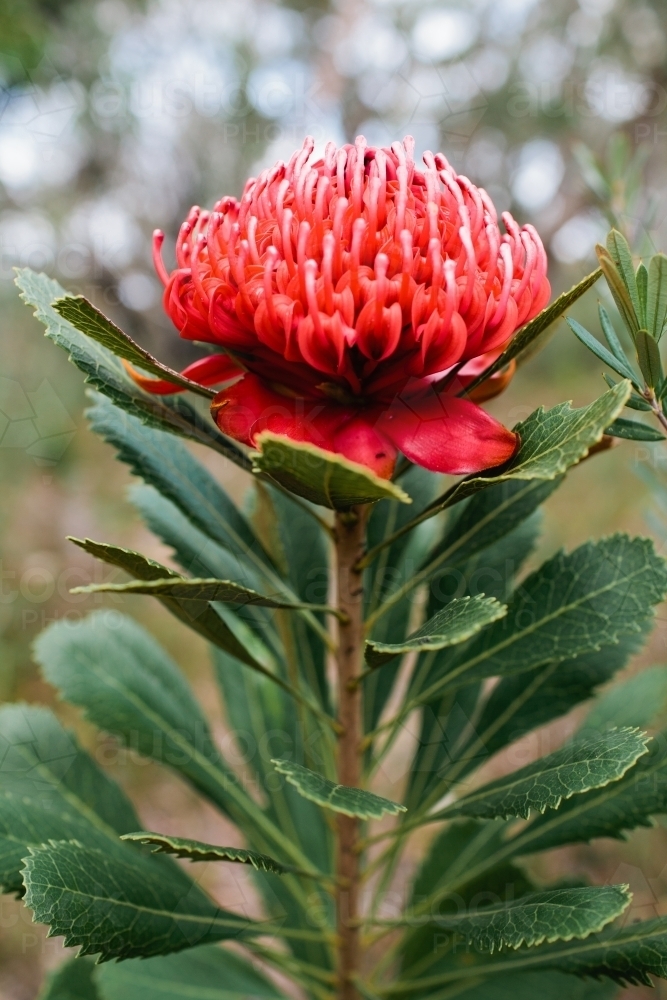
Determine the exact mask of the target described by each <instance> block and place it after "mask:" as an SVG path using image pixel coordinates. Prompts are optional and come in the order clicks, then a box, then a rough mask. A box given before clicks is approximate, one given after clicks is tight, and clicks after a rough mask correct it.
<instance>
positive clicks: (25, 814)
mask: <svg viewBox="0 0 667 1000" xmlns="http://www.w3.org/2000/svg"><path fill="white" fill-rule="evenodd" d="M137 823H138V820H137V816H136V813H135V812H134V809H133V808H132V805H131V804H130V802H129V800H128V799H127V798H126V797H125V795H124V794H123V792H122V790H121V789H120V788H119V787H118V785H116V784H115V782H113V781H111V780H110V779H109V778H108V777H107V776H106V775H105V773H104V772H103V771H101V770H100V769H99V768H98V767H97V765H96V764H95V763H94V761H93V760H92V758H91V757H90V756H89V755H88V754H87V753H86V751H85V750H83V749H82V748H81V747H80V746H79V744H78V743H77V741H76V739H75V738H74V736H73V735H72V734H71V733H68V732H66V731H65V730H64V729H63V727H62V726H61V724H60V723H59V722H58V720H57V719H56V717H55V715H54V714H53V713H52V712H51V711H50V710H49V709H47V708H42V707H38V706H36V705H4V706H2V708H0V885H1V886H2V890H3V891H4V892H13V893H21V892H22V891H23V882H22V879H21V865H22V859H23V858H24V857H25V856H26V854H27V853H28V847H29V846H31V845H32V846H38V845H39V844H41V843H43V842H44V841H45V840H48V839H49V838H54V839H70V838H73V837H75V838H76V839H78V840H80V841H82V842H83V843H87V844H90V845H91V846H101V845H104V846H105V848H106V849H107V850H109V851H114V850H116V849H117V848H118V846H119V841H118V835H119V834H121V833H126V832H127V831H129V830H133V829H135V827H136V825H137Z"/></svg>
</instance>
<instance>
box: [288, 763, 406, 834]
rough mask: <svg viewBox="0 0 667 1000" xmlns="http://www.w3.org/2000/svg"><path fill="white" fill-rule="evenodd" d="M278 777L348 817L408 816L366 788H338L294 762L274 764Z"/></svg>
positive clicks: (303, 793) (343, 786)
mask: <svg viewBox="0 0 667 1000" xmlns="http://www.w3.org/2000/svg"><path fill="white" fill-rule="evenodd" d="M271 763H272V764H273V765H274V766H275V769H276V771H277V772H278V774H284V775H285V777H286V778H287V780H288V781H289V783H290V784H291V785H294V787H295V788H296V790H297V791H298V792H299V794H300V795H303V797H304V798H305V799H310V801H311V802H317V804H318V805H320V806H324V807H325V808H326V809H332V810H333V811H334V812H338V813H344V814H345V816H358V817H359V819H380V817H382V816H384V815H388V816H396V815H398V813H401V812H405V811H406V809H405V806H402V805H399V803H398V802H391V801H390V799H383V798H382V797H381V796H380V795H374V794H373V792H366V791H364V789H362V788H350V787H349V786H348V785H336V784H334V782H333V781H329V780H328V778H324V777H323V776H322V775H321V774H316V773H315V771H311V770H310V769H309V768H307V767H303V766H302V765H301V764H296V763H295V762H294V761H291V760H281V759H278V760H272V761H271Z"/></svg>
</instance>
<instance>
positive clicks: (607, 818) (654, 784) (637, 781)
mask: <svg viewBox="0 0 667 1000" xmlns="http://www.w3.org/2000/svg"><path fill="white" fill-rule="evenodd" d="M666 737H667V734H665V733H662V734H661V735H660V736H658V737H656V738H655V739H654V740H652V742H651V744H650V746H649V752H648V753H647V754H646V756H645V757H642V758H641V759H640V760H639V761H638V763H637V765H636V766H635V767H633V768H632V769H631V770H630V771H629V772H628V773H627V774H626V775H625V777H623V778H621V780H620V781H615V782H613V783H612V784H609V785H607V786H606V787H604V788H599V789H597V790H593V791H590V792H586V793H584V794H583V795H578V796H576V797H575V798H573V799H570V801H569V802H564V803H563V804H562V806H561V807H560V809H559V810H558V812H557V813H554V814H550V815H545V816H538V817H537V818H536V820H535V821H534V822H533V823H531V824H530V826H529V827H527V828H526V829H525V830H523V831H522V832H521V833H519V834H518V835H517V836H516V837H515V838H514V839H513V840H512V841H511V842H510V844H508V845H507V847H508V850H509V852H510V853H511V854H512V855H514V856H517V855H522V854H533V853H535V852H536V851H546V850H550V849H551V848H554V847H560V846H561V845H563V844H577V843H588V842H589V841H590V840H594V839H595V838H596V837H616V838H618V837H621V836H622V834H623V831H624V830H633V829H634V828H635V827H637V826H650V825H651V818H652V817H653V816H657V815H659V814H660V813H664V812H667V742H666Z"/></svg>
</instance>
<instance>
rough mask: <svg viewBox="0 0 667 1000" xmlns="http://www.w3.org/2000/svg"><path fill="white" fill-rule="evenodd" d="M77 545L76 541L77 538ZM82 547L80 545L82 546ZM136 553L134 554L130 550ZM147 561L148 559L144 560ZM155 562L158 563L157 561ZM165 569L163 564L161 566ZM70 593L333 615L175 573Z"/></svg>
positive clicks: (326, 608)
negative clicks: (166, 576) (219, 603)
mask: <svg viewBox="0 0 667 1000" xmlns="http://www.w3.org/2000/svg"><path fill="white" fill-rule="evenodd" d="M77 544H79V542H78V541H77ZM82 548H83V546H82ZM123 551H128V550H123ZM132 554H133V555H137V553H132ZM146 562H147V563H150V562H151V560H148V559H147V560H146ZM158 565H159V564H158ZM161 568H162V569H166V567H164V566H163V567H161ZM70 593H72V594H98V593H115V594H118V593H121V594H149V595H150V596H151V597H157V598H158V599H162V598H169V599H170V600H175V601H184V602H186V603H187V602H188V601H196V602H198V603H201V602H202V601H213V602H215V601H220V602H221V603H223V604H239V605H241V606H242V607H243V606H245V605H248V604H249V605H257V607H260V608H284V609H288V610H289V609H291V610H293V611H298V610H300V609H304V608H305V609H307V610H310V611H329V612H331V613H332V614H335V613H336V611H335V609H334V608H330V607H329V606H328V605H326V604H295V603H292V602H291V601H285V600H282V599H281V598H280V597H279V596H277V595H276V596H275V597H274V596H265V595H264V594H258V593H257V591H256V590H250V588H249V587H244V586H242V585H241V584H240V583H234V582H233V581H231V580H215V579H204V580H197V579H194V580H193V579H189V578H187V577H179V576H178V574H174V575H173V576H170V577H169V578H168V579H161V580H152V581H144V580H129V581H128V582H127V583H98V584H89V585H88V586H86V587H75V588H74V589H73V590H71V591H70Z"/></svg>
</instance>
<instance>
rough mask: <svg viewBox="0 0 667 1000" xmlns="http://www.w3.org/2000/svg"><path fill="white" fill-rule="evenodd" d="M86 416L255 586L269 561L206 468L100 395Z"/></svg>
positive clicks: (178, 445)
mask: <svg viewBox="0 0 667 1000" xmlns="http://www.w3.org/2000/svg"><path fill="white" fill-rule="evenodd" d="M87 416H88V418H89V420H90V425H91V427H92V429H93V430H94V431H95V433H96V434H99V435H100V437H102V438H104V440H105V441H107V442H108V443H109V444H111V445H113V447H114V448H116V450H117V452H118V457H119V458H120V460H121V461H122V462H125V463H126V464H127V465H129V467H130V469H131V470H132V472H133V473H134V474H135V475H136V476H140V477H141V478H142V479H143V480H144V481H145V482H146V483H148V484H150V485H151V486H154V487H155V488H156V489H157V490H158V491H159V492H160V493H161V494H162V496H164V497H166V499H168V500H170V501H171V502H172V503H173V504H175V505H176V506H177V507H178V509H179V510H180V511H181V512H182V513H183V514H184V515H185V516H186V517H187V518H188V520H189V521H191V522H192V524H193V525H195V527H197V528H199V530H200V531H202V532H203V533H204V534H205V535H207V536H208V537H209V538H212V539H214V541H216V542H217V543H218V545H221V546H222V547H223V548H225V549H228V550H229V551H230V552H232V553H234V555H235V556H236V557H237V559H238V560H239V567H240V570H241V571H242V572H243V573H244V576H243V577H242V580H243V582H244V583H246V584H249V585H250V586H253V585H256V582H257V575H256V574H257V573H258V572H262V571H266V570H267V569H268V568H270V565H271V564H270V560H269V559H268V557H267V555H266V553H265V552H264V550H263V549H262V546H261V545H260V543H259V540H258V539H257V536H256V535H255V533H254V531H253V530H252V527H251V525H250V524H249V523H248V521H247V519H246V518H245V517H244V516H243V514H242V513H241V512H240V511H239V510H238V509H237V508H236V506H235V505H234V503H233V502H232V501H231V499H230V498H229V496H228V495H227V493H226V492H225V490H224V489H223V488H222V486H221V485H220V484H219V483H218V482H217V480H216V479H215V478H214V477H213V476H212V475H211V473H210V472H209V471H208V469H206V468H205V467H204V466H203V465H202V464H201V462H198V461H197V459H196V458H195V457H194V456H193V455H192V454H191V453H190V452H189V451H188V449H187V448H185V447H184V446H183V445H182V444H181V443H180V442H178V441H174V439H173V437H172V436H170V435H168V434H165V433H164V432H162V431H159V430H155V429H154V428H152V427H146V426H145V425H144V424H142V423H141V421H140V420H137V419H136V418H135V417H132V416H129V417H128V416H127V415H125V414H123V413H119V411H118V409H117V408H116V407H114V406H112V405H110V403H109V402H108V401H107V400H105V399H104V398H103V397H102V396H97V395H96V396H94V397H93V406H92V407H90V409H89V410H88V411H87Z"/></svg>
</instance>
